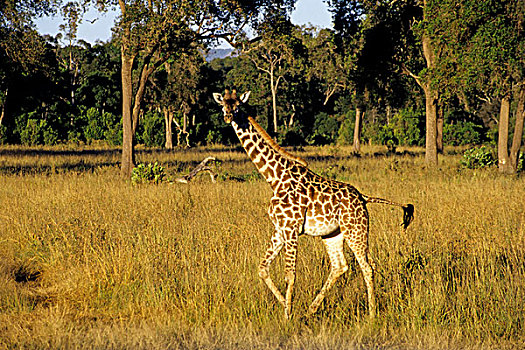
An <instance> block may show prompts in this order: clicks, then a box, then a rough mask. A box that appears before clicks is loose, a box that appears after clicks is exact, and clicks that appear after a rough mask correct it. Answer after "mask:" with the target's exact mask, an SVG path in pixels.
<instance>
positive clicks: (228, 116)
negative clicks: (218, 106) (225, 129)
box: [224, 114, 233, 124]
mask: <svg viewBox="0 0 525 350" xmlns="http://www.w3.org/2000/svg"><path fill="white" fill-rule="evenodd" d="M232 120H233V114H225V115H224V121H225V122H226V123H228V124H230V123H231V122H232Z"/></svg>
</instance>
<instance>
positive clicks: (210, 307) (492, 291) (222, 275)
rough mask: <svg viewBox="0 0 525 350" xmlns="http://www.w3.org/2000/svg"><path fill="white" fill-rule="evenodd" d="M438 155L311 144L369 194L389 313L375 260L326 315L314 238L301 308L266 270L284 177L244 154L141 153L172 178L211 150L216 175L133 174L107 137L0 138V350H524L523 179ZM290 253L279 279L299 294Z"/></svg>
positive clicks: (301, 269) (302, 270)
mask: <svg viewBox="0 0 525 350" xmlns="http://www.w3.org/2000/svg"><path fill="white" fill-rule="evenodd" d="M422 152H423V151H422V150H421V149H408V150H405V151H404V152H402V153H399V154H396V155H386V154H385V152H384V150H383V149H382V148H376V147H366V148H365V150H364V152H363V155H362V156H361V157H355V156H352V155H351V153H350V149H347V148H337V147H324V148H320V147H318V148H313V147H312V148H305V149H302V150H298V151H295V152H294V153H296V154H298V155H300V156H302V157H304V158H306V159H307V160H308V161H309V163H310V166H311V168H312V169H314V170H315V171H317V172H318V173H321V174H323V175H325V176H328V177H332V178H337V179H340V180H344V181H348V182H350V183H352V184H354V185H355V186H356V187H357V188H358V189H359V190H360V191H361V192H363V193H365V194H368V195H373V196H381V197H384V198H389V199H392V200H395V201H398V202H408V203H413V204H414V205H415V208H416V213H415V221H414V222H413V223H412V224H411V226H410V227H409V229H408V230H407V231H406V232H404V231H403V230H402V229H401V228H400V226H399V224H400V223H401V220H402V211H401V210H400V209H399V208H392V207H390V206H381V205H370V206H369V210H370V216H371V227H370V248H371V252H372V255H373V257H374V259H375V261H376V263H377V266H378V268H377V275H376V285H377V288H376V290H377V299H378V304H379V314H378V317H377V319H375V320H373V321H372V320H370V319H368V317H367V305H366V288H365V286H364V282H363V279H362V275H361V272H360V270H359V268H358V267H357V266H356V263H355V261H354V259H353V257H352V256H351V252H350V251H346V253H347V258H348V261H349V263H350V269H349V271H348V272H347V273H346V274H345V275H344V276H343V277H342V278H341V280H340V281H338V282H337V284H336V286H335V287H334V288H333V290H332V291H331V292H330V293H329V294H328V296H327V298H326V300H325V301H324V303H323V305H322V306H321V308H320V311H319V312H318V314H317V315H316V316H315V317H313V318H312V319H309V320H307V322H305V321H304V320H303V319H302V318H301V316H303V315H304V313H305V312H306V310H307V307H308V305H309V303H310V302H311V301H312V300H313V298H314V296H315V295H316V293H317V292H318V291H319V289H320V288H321V286H322V283H323V281H324V280H325V279H326V277H327V275H328V269H329V262H328V259H327V256H326V254H325V252H324V248H323V247H322V243H321V240H320V239H315V238H311V237H300V239H299V255H298V262H297V265H298V266H297V281H296V291H295V295H294V306H293V318H292V320H291V321H285V320H283V317H282V316H283V311H282V309H281V306H280V305H279V304H278V303H277V301H276V300H275V298H274V297H273V296H272V295H271V293H270V292H269V290H268V289H267V288H266V286H264V285H263V283H262V282H260V281H259V278H258V274H257V268H258V264H259V261H260V259H261V257H262V254H263V253H264V251H265V249H266V246H267V242H268V239H269V237H270V234H271V231H272V227H271V225H270V222H269V220H268V218H267V217H266V209H267V206H268V200H269V198H270V195H271V193H270V188H269V187H268V186H267V184H266V183H264V182H263V181H262V180H260V179H259V178H258V177H257V176H255V173H254V169H255V168H254V167H253V165H252V164H251V163H250V162H249V161H248V159H247V156H246V154H245V153H244V152H242V150H240V149H237V148H235V149H229V148H220V147H216V148H210V149H203V148H202V149H201V148H197V149H192V150H187V151H173V152H166V151H162V150H155V149H139V151H138V161H139V162H155V161H158V162H159V163H160V164H162V165H163V166H164V167H165V168H166V171H167V172H168V173H169V174H170V175H172V176H180V175H183V174H185V173H187V172H189V171H190V170H191V169H192V168H193V167H194V166H195V165H196V164H198V162H200V161H201V160H202V159H204V158H205V157H207V156H210V155H213V156H215V157H217V158H218V159H220V160H221V161H222V163H221V165H220V166H219V168H218V172H219V173H220V174H221V176H220V181H218V183H216V184H213V183H211V181H210V179H209V177H207V176H206V175H199V176H198V177H197V178H196V179H195V180H194V181H193V182H191V183H190V184H168V183H163V184H160V185H140V186H134V185H132V184H131V183H130V182H125V181H122V180H121V179H120V178H119V176H118V174H119V170H118V161H119V158H120V153H119V151H118V150H117V149H110V148H106V147H102V146H101V147H98V148H97V147H77V148H68V147H66V146H63V147H61V148H59V147H55V148H24V147H15V146H2V148H0V208H1V211H0V348H2V347H5V348H49V347H51V348H108V347H109V348H144V349H151V348H153V349H154V348H159V349H166V348H172V349H194V348H200V349H209V348H212V349H215V348H218V349H219V348H220V349H239V348H240V349H243V348H245V349H253V348H255V349H275V348H285V349H337V348H341V349H348V348H358V349H376V348H381V349H449V348H454V349H455V348H463V349H518V348H525V313H524V304H525V199H524V198H525V177H523V176H521V177H504V176H501V175H499V174H498V173H497V171H496V170H495V169H486V170H465V169H461V168H460V167H459V159H460V155H458V154H455V152H451V153H449V154H446V155H444V156H443V157H441V159H440V168H439V169H437V170H429V169H425V166H424V159H423V158H424V157H423V153H422ZM282 271H283V264H282V261H281V260H280V259H279V258H278V259H277V261H276V263H275V264H274V265H273V268H272V274H273V276H274V279H275V281H276V283H277V284H278V286H279V287H280V288H284V280H283V276H282Z"/></svg>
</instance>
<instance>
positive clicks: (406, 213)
mask: <svg viewBox="0 0 525 350" xmlns="http://www.w3.org/2000/svg"><path fill="white" fill-rule="evenodd" d="M363 199H364V200H365V201H366V202H367V203H378V204H388V205H395V206H398V207H401V208H403V223H402V224H401V226H403V229H405V230H406V229H407V227H408V225H410V223H411V222H412V220H414V206H413V205H412V204H400V203H396V202H392V201H389V200H387V199H383V198H377V197H368V196H365V195H363Z"/></svg>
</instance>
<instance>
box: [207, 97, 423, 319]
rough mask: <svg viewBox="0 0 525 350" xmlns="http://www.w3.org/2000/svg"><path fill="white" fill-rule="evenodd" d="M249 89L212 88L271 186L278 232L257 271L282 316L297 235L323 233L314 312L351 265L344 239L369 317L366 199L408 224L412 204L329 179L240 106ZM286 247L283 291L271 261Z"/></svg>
mask: <svg viewBox="0 0 525 350" xmlns="http://www.w3.org/2000/svg"><path fill="white" fill-rule="evenodd" d="M249 96H250V91H248V92H245V93H243V94H242V95H241V96H240V97H237V93H236V91H235V90H233V91H232V92H231V93H230V92H229V91H228V90H226V92H225V94H224V96H222V95H221V94H220V93H214V94H213V97H214V99H215V101H216V102H217V103H218V104H219V105H220V106H222V110H223V113H224V120H225V122H226V123H230V124H231V125H232V127H233V129H234V130H235V133H236V134H237V136H238V138H239V140H240V141H241V144H242V146H243V147H244V149H245V150H246V153H247V154H248V156H249V157H250V159H251V160H252V162H253V163H254V164H255V166H256V168H257V169H258V171H259V172H260V174H261V175H262V176H263V177H264V179H265V180H266V181H267V182H268V183H269V185H270V187H271V188H272V191H273V196H272V198H271V200H270V206H269V208H268V216H269V217H270V220H271V221H272V223H273V225H274V228H275V230H274V233H273V235H272V237H271V241H270V244H269V247H268V249H267V250H266V253H265V255H264V258H263V259H262V261H261V263H260V265H259V276H260V278H261V279H262V280H263V281H264V283H265V284H266V285H267V286H268V288H269V289H270V290H271V292H272V293H273V294H274V296H275V297H276V298H277V300H278V301H279V302H280V303H281V304H282V306H283V307H284V317H285V318H286V319H289V318H290V317H291V311H292V293H293V288H294V283H295V265H296V257H297V239H298V237H299V236H300V235H302V234H306V235H309V236H314V237H321V238H322V241H323V243H324V246H325V249H326V252H327V253H328V257H329V260H330V273H329V275H328V278H327V280H326V282H325V283H324V285H323V286H322V288H321V290H320V291H319V293H318V294H317V296H316V297H315V298H314V300H313V302H312V303H311V305H310V306H309V308H308V312H307V316H311V315H313V314H314V313H315V312H316V311H317V309H318V308H319V306H320V305H321V303H322V301H323V300H324V298H325V295H326V294H327V292H328V291H329V290H330V288H332V286H333V285H334V284H335V282H336V281H337V279H338V278H339V277H340V276H341V275H342V274H344V273H345V272H346V271H347V270H348V265H347V263H346V259H345V256H344V254H343V248H344V243H345V242H346V244H347V245H348V246H349V247H350V249H351V250H352V252H353V253H354V256H355V258H356V260H357V262H358V264H359V266H360V268H361V271H362V273H363V277H364V280H365V284H366V287H367V293H368V308H369V314H370V317H372V318H373V317H374V316H375V313H376V301H375V293H374V268H375V263H374V261H373V260H372V258H371V257H370V253H369V249H368V226H369V219H368V211H367V207H366V205H367V203H382V204H389V205H395V206H400V207H402V208H403V212H404V215H403V223H402V226H403V228H404V229H406V228H407V227H408V225H409V224H410V222H411V221H412V220H413V217H414V215H413V214H414V207H413V205H412V204H406V205H403V204H399V203H395V202H391V201H389V200H386V199H381V198H375V197H369V196H366V195H364V194H362V193H360V192H359V191H358V190H357V189H356V188H355V187H354V186H352V185H350V184H347V183H343V182H340V181H335V180H330V179H325V178H323V177H321V176H320V175H317V174H316V173H314V172H313V171H311V170H310V169H309V168H308V164H307V163H306V161H305V160H304V159H301V158H299V157H296V156H293V155H292V154H290V153H288V152H287V151H285V150H284V149H283V148H281V147H280V146H279V145H278V144H277V143H276V142H275V141H274V140H273V139H272V138H271V137H270V136H269V135H268V133H266V131H265V130H264V129H263V128H262V127H261V126H260V125H259V124H258V123H257V122H256V121H255V120H254V119H253V118H252V117H250V116H248V115H246V114H245V113H244V112H243V111H242V109H241V108H240V106H241V105H242V104H244V103H246V101H247V100H248V98H249ZM282 249H284V255H285V256H284V260H285V276H284V277H285V282H286V284H287V286H286V291H285V293H284V295H283V294H282V293H281V291H279V289H278V288H277V287H276V286H275V284H274V282H273V281H272V279H271V277H270V265H271V263H272V261H273V260H274V259H275V258H276V257H277V255H278V254H279V253H280V252H281V250H282Z"/></svg>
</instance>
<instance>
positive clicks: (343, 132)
mask: <svg viewBox="0 0 525 350" xmlns="http://www.w3.org/2000/svg"><path fill="white" fill-rule="evenodd" d="M354 127H355V111H354V110H351V111H349V112H348V113H346V115H345V118H344V120H343V122H342V123H341V127H340V128H339V132H338V133H337V142H336V143H337V144H338V145H351V144H352V143H353V142H354Z"/></svg>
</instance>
